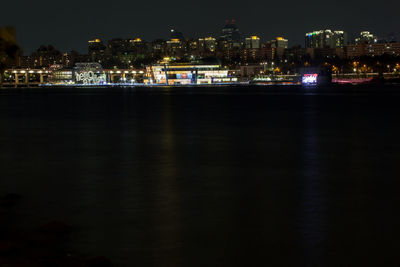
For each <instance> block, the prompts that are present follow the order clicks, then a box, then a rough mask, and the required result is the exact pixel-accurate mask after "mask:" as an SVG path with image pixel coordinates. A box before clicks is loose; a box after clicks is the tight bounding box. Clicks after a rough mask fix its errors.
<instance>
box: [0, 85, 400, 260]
mask: <svg viewBox="0 0 400 267" xmlns="http://www.w3.org/2000/svg"><path fill="white" fill-rule="evenodd" d="M281 88H283V87H274V88H268V87H267V88H265V87H245V88H229V87H221V88H208V89H206V88H179V89H178V88H156V89H141V90H138V91H137V90H133V89H117V88H114V89H99V90H97V91H96V90H94V89H51V88H50V89H24V90H18V91H13V89H10V90H1V91H0V127H1V128H0V129H1V130H0V174H1V178H0V194H5V193H10V192H13V193H17V194H20V195H22V196H23V201H22V202H21V204H20V205H19V206H18V212H17V213H18V216H19V219H18V222H19V223H20V224H21V225H25V226H26V227H29V225H37V224H41V223H45V222H48V221H49V220H54V219H57V220H61V221H64V222H67V223H68V224H71V225H74V226H76V227H77V228H79V231H77V232H75V233H74V234H73V237H72V238H71V241H70V247H71V248H72V249H73V250H75V251H79V252H81V253H86V254H88V255H103V256H106V257H109V258H111V259H112V260H113V262H114V263H115V264H116V265H117V266H157V267H158V266H196V267H197V266H399V264H400V256H399V255H400V253H399V248H400V209H399V207H400V205H399V204H400V124H399V123H400V86H398V87H395V86H392V87H379V86H376V87H372V88H363V87H345V88H342V89H340V90H333V89H332V90H327V91H322V92H315V93H305V92H304V90H303V91H301V90H300V88H297V87H296V88H290V89H286V88H285V89H281ZM146 90H147V91H146Z"/></svg>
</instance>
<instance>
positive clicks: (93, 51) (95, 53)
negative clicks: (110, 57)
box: [88, 38, 106, 62]
mask: <svg viewBox="0 0 400 267" xmlns="http://www.w3.org/2000/svg"><path fill="white" fill-rule="evenodd" d="M105 50H106V46H105V45H104V44H103V42H102V41H101V40H100V39H98V38H95V39H93V40H89V41H88V54H89V57H90V60H91V61H96V62H98V61H101V60H102V58H103V57H104V53H105Z"/></svg>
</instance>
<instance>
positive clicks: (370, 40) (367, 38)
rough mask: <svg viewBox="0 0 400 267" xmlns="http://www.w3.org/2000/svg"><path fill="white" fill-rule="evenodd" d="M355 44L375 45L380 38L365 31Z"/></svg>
mask: <svg viewBox="0 0 400 267" xmlns="http://www.w3.org/2000/svg"><path fill="white" fill-rule="evenodd" d="M354 42H355V43H356V44H361V43H367V44H374V43H377V42H378V37H376V36H375V35H373V34H371V33H370V32H368V31H363V32H361V33H360V36H358V37H357V38H356V39H355V40H354Z"/></svg>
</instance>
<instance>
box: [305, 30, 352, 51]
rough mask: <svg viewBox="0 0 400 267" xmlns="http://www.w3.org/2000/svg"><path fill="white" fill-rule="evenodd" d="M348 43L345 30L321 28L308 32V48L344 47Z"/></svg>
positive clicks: (306, 41) (306, 38) (306, 44)
mask: <svg viewBox="0 0 400 267" xmlns="http://www.w3.org/2000/svg"><path fill="white" fill-rule="evenodd" d="M346 44H347V34H346V33H345V32H344V31H332V30H329V29H327V30H320V31H313V32H309V33H306V36H305V46H306V48H343V47H344V46H345V45H346Z"/></svg>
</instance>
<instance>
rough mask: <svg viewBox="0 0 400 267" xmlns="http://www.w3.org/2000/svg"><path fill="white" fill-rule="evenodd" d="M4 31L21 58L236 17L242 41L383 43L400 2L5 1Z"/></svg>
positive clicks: (394, 26) (189, 29)
mask: <svg viewBox="0 0 400 267" xmlns="http://www.w3.org/2000/svg"><path fill="white" fill-rule="evenodd" d="M0 8H1V16H0V25H2V26H5V25H7V26H15V27H16V30H17V38H18V42H19V44H20V45H21V46H22V48H23V49H24V54H30V53H31V52H32V51H33V50H35V49H36V48H38V47H39V46H40V45H41V44H53V45H54V46H55V47H56V48H57V49H59V50H61V51H62V52H65V51H70V50H77V51H79V52H86V51H87V41H88V40H89V39H92V38H93V37H98V38H101V39H104V40H108V39H111V38H118V37H120V38H133V37H141V38H142V39H145V40H149V41H150V40H153V39H155V38H168V37H169V29H171V28H174V29H177V30H180V31H182V32H183V34H184V36H185V37H191V36H193V37H199V36H203V35H210V34H211V35H214V36H218V35H219V32H220V29H221V28H222V27H223V25H224V23H225V20H226V19H232V18H234V19H235V20H236V21H237V25H238V27H239V29H240V31H241V32H242V33H243V34H245V35H251V34H256V35H259V36H261V38H262V40H263V41H265V40H269V39H272V38H274V37H275V36H284V37H286V38H288V39H289V46H292V45H295V44H301V45H303V43H304V42H303V36H304V33H305V32H307V31H312V30H318V29H323V28H332V29H343V30H345V31H347V32H348V33H349V38H351V37H353V36H354V34H356V33H358V32H360V31H362V30H369V31H372V32H373V33H374V34H376V35H378V37H385V36H386V35H387V34H388V33H390V32H394V33H395V34H396V35H397V36H399V35H400V34H399V33H400V16H399V10H400V1H399V0H380V1H375V2H374V3H373V4H370V2H369V1H365V0H351V1H348V0H337V1H330V2H328V1H321V0H319V1H316V0H314V1H296V0H288V1H220V2H217V1H213V0H202V1H188V0H185V1H184V0H170V1H160V0H153V1H123V0H113V1H107V2H105V1H102V0H98V1H82V0H79V1H78V0H69V1H50V0H42V1H27V0H23V1H2V3H1V7H0Z"/></svg>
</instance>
